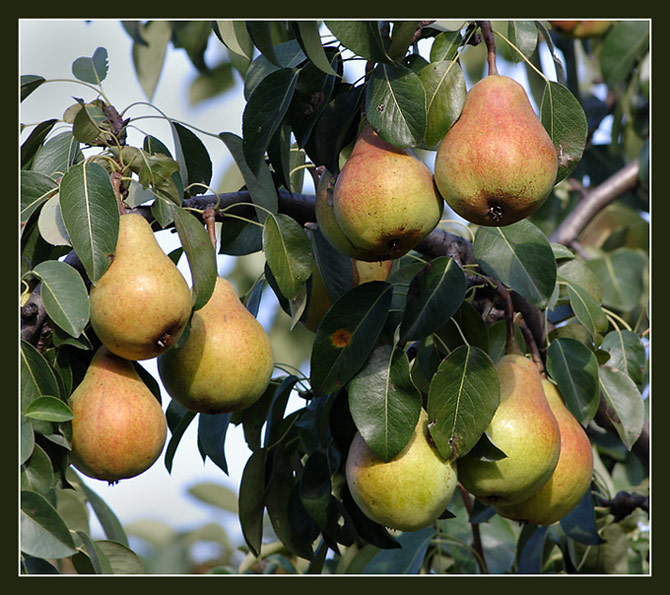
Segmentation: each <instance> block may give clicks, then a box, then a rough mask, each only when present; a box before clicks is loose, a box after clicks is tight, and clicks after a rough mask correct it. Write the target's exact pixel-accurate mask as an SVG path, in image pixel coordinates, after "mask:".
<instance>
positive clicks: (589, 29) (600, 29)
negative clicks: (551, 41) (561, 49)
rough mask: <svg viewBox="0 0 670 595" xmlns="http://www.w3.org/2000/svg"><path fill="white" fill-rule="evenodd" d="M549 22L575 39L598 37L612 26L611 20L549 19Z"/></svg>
mask: <svg viewBox="0 0 670 595" xmlns="http://www.w3.org/2000/svg"><path fill="white" fill-rule="evenodd" d="M549 23H551V26H552V28H554V29H556V30H557V31H559V32H560V33H562V34H563V35H567V36H568V37H575V38H577V39H586V38H589V37H599V36H600V35H603V34H604V33H605V32H606V31H607V30H608V29H609V28H610V27H611V26H612V21H549Z"/></svg>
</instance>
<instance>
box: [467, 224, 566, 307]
mask: <svg viewBox="0 0 670 595" xmlns="http://www.w3.org/2000/svg"><path fill="white" fill-rule="evenodd" d="M473 250H474V255H475V259H476V260H477V262H478V263H479V265H480V266H481V267H482V269H483V270H484V272H485V273H486V274H488V275H492V276H494V277H496V278H497V279H498V280H500V281H502V282H503V283H505V285H507V286H508V287H510V288H512V289H513V290H514V291H516V292H517V293H520V294H521V295H522V296H524V297H525V298H526V299H527V300H528V301H530V302H531V303H533V304H535V305H536V306H537V307H538V308H544V307H545V306H546V305H547V303H548V302H549V298H550V297H551V294H552V292H553V291H554V286H555V284H556V261H555V259H554V253H553V251H552V249H551V245H550V244H549V241H548V240H547V238H546V236H545V235H544V234H543V233H542V232H541V231H540V230H539V229H538V228H537V227H536V226H535V225H533V224H532V223H531V222H530V221H527V220H522V221H518V222H517V223H514V224H512V225H508V226H505V227H480V228H479V229H477V232H476V234H475V241H474V244H473Z"/></svg>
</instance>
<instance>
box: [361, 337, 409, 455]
mask: <svg viewBox="0 0 670 595" xmlns="http://www.w3.org/2000/svg"><path fill="white" fill-rule="evenodd" d="M348 394H349V408H350V410H351V416H352V417H353V419H354V423H355V424H356V428H357V429H358V431H359V432H360V433H361V436H362V437H363V439H364V440H365V442H366V443H367V445H368V446H369V447H370V449H371V450H372V451H373V452H374V453H375V454H376V455H377V456H378V457H379V458H380V459H382V460H383V461H390V460H391V459H393V458H394V457H395V456H396V455H397V454H398V453H399V452H400V451H401V450H402V449H403V448H405V445H406V444H407V442H408V441H409V439H410V438H411V437H412V434H413V433H414V428H415V427H416V424H417V421H418V420H419V413H420V411H421V393H420V392H419V390H418V389H417V388H416V386H414V383H413V382H412V379H411V377H410V373H409V360H408V359H407V355H406V354H405V352H404V351H402V349H399V348H396V349H393V348H392V347H391V346H390V345H382V346H381V347H377V348H376V349H375V350H374V351H373V352H372V353H371V354H370V357H369V358H368V361H367V362H366V363H365V365H364V366H363V368H362V369H361V370H360V371H359V372H358V373H357V374H356V376H354V377H353V378H352V379H351V381H350V382H349V387H348Z"/></svg>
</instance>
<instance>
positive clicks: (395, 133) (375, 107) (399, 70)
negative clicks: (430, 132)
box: [365, 64, 427, 147]
mask: <svg viewBox="0 0 670 595" xmlns="http://www.w3.org/2000/svg"><path fill="white" fill-rule="evenodd" d="M365 115H366V117H367V119H368V121H369V122H370V124H371V125H372V127H373V128H374V129H375V130H376V131H377V132H378V133H379V136H381V137H382V138H383V139H384V140H385V141H387V142H389V143H391V144H392V145H395V146H396V147H416V146H418V145H419V144H421V143H422V142H423V138H424V135H425V134H426V118H427V115H426V91H425V89H424V87H423V84H422V83H421V79H420V78H419V76H418V75H417V74H416V73H415V72H412V71H411V70H410V69H409V68H407V67H406V66H392V65H388V64H379V65H378V66H377V67H376V68H375V69H374V70H373V72H372V76H371V77H370V79H369V80H368V83H367V87H366V89H365Z"/></svg>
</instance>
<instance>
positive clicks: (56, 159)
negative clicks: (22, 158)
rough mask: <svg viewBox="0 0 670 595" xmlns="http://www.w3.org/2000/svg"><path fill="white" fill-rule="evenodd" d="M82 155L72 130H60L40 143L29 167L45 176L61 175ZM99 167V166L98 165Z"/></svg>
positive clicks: (82, 157) (79, 159)
mask: <svg viewBox="0 0 670 595" xmlns="http://www.w3.org/2000/svg"><path fill="white" fill-rule="evenodd" d="M83 159H84V155H83V153H82V152H81V149H80V148H79V141H77V139H75V138H74V136H73V135H72V132H70V131H67V132H61V133H60V134H57V135H56V136H53V137H51V138H50V139H49V140H48V141H47V142H46V143H44V145H42V146H41V147H40V148H39V149H38V150H37V152H36V153H35V157H34V158H33V163H32V167H31V169H32V170H33V171H36V172H40V173H43V174H44V175H47V176H53V177H57V176H61V175H63V174H64V173H65V172H66V171H67V170H68V169H69V168H70V166H72V165H74V164H75V163H79V162H80V161H82V160H83ZM98 167H100V166H98Z"/></svg>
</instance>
